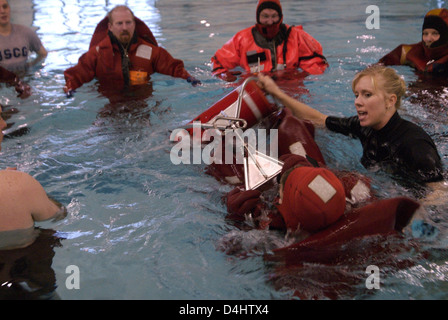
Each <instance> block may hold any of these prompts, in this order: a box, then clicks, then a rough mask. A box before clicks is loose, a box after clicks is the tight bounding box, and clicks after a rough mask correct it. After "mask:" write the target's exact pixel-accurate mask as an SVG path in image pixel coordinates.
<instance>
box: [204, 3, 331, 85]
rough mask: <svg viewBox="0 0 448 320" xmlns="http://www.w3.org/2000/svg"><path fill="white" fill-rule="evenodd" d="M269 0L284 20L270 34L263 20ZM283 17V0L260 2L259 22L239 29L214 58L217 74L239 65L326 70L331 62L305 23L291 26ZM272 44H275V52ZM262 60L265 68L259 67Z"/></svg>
mask: <svg viewBox="0 0 448 320" xmlns="http://www.w3.org/2000/svg"><path fill="white" fill-rule="evenodd" d="M267 3H269V4H271V5H274V6H272V7H276V8H278V9H277V10H278V11H279V15H280V21H279V22H278V23H277V24H276V25H274V26H272V27H273V28H276V30H275V31H274V32H272V34H271V35H270V34H269V30H268V32H267V34H262V32H263V31H262V30H263V29H264V28H265V26H264V25H261V24H260V23H259V13H260V11H261V10H260V9H262V8H263V7H266V4H267ZM282 21H283V16H282V13H281V5H280V1H267V0H260V1H259V2H258V5H257V22H258V23H257V24H256V25H255V26H253V27H250V28H246V29H244V30H241V31H239V32H238V33H237V34H235V35H234V36H233V37H232V38H231V39H230V40H229V41H228V42H227V43H226V44H225V45H224V46H223V47H222V48H221V49H219V50H218V51H216V53H215V55H214V56H213V57H212V58H211V61H212V73H213V75H220V74H226V73H227V74H228V72H229V70H231V69H234V68H236V67H238V66H239V67H242V68H244V69H245V70H246V71H247V72H257V71H264V72H269V71H275V70H282V69H291V68H294V69H296V68H301V69H302V70H303V71H306V72H308V73H310V74H321V73H323V72H324V71H325V69H326V68H327V66H328V64H327V61H326V60H325V57H324V56H323V53H322V46H321V44H320V43H319V42H318V41H317V40H316V39H314V38H313V37H312V36H311V35H309V34H308V33H306V32H305V31H304V30H303V27H302V26H289V25H286V24H283V23H282ZM270 28H271V27H270ZM271 29H272V28H271ZM269 47H274V48H275V49H274V51H275V53H276V54H275V55H273V54H272V53H271V50H270V49H269ZM258 63H260V69H261V70H258ZM234 80H235V79H232V80H230V81H234Z"/></svg>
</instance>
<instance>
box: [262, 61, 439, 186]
mask: <svg viewBox="0 0 448 320" xmlns="http://www.w3.org/2000/svg"><path fill="white" fill-rule="evenodd" d="M259 85H260V87H261V88H263V89H264V90H265V91H267V92H268V93H270V94H271V95H272V96H274V97H275V98H277V99H278V100H280V101H281V103H282V104H283V105H284V106H285V107H287V108H289V109H291V110H292V112H293V113H294V115H295V116H296V117H298V118H300V119H308V120H310V121H312V122H313V123H314V124H315V125H318V126H324V127H326V128H328V129H329V130H331V131H334V132H339V133H342V134H344V135H348V136H352V137H356V138H358V139H359V140H360V141H361V144H362V147H363V155H362V158H361V163H362V164H363V165H364V166H365V167H366V168H369V167H373V166H379V167H381V168H382V169H384V170H386V171H387V172H391V173H394V174H398V175H400V176H404V177H411V178H413V179H415V181H417V182H419V183H425V182H432V181H440V180H442V179H443V177H442V163H441V159H440V156H439V153H438V151H437V148H436V146H435V144H434V142H433V140H432V139H431V137H430V136H429V135H428V134H427V133H426V132H425V131H424V130H423V129H422V128H420V127H419V126H418V125H416V124H414V123H412V122H410V121H407V120H405V119H402V118H401V117H400V115H399V114H398V112H397V110H398V108H400V105H401V98H402V96H403V95H404V93H405V91H406V85H405V83H404V81H403V79H402V78H401V77H400V76H399V75H397V73H396V72H395V70H393V69H391V68H388V67H385V66H381V65H375V66H372V67H369V68H367V69H365V70H363V71H361V72H359V73H358V74H357V75H356V76H355V78H354V80H353V82H352V90H353V93H354V94H355V108H356V112H357V115H355V116H353V117H348V118H338V117H332V116H327V115H325V114H323V113H321V112H319V111H318V110H315V109H313V108H312V107H310V106H308V105H306V104H304V103H301V102H300V101H297V100H296V99H294V98H292V97H290V96H288V95H287V94H286V93H284V92H283V91H282V90H281V89H280V88H279V87H278V86H277V85H276V84H275V82H274V81H273V80H272V79H271V78H270V77H269V76H266V75H263V74H259Z"/></svg>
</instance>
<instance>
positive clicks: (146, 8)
mask: <svg viewBox="0 0 448 320" xmlns="http://www.w3.org/2000/svg"><path fill="white" fill-rule="evenodd" d="M116 4H121V2H119V1H87V0H79V1H76V2H70V1H62V0H60V1H57V0H51V1H45V0H34V1H33V5H34V6H33V9H32V11H30V12H29V14H31V16H32V17H33V19H32V21H33V22H32V25H33V26H34V27H37V28H38V29H37V33H38V34H39V36H40V38H41V39H42V41H43V43H44V45H45V47H46V48H47V49H48V51H49V55H48V58H47V59H46V61H45V63H44V65H43V66H41V67H40V66H39V67H36V68H34V69H33V70H30V72H29V73H28V74H27V75H25V76H24V79H25V80H26V81H27V82H28V83H29V84H30V85H31V86H32V88H33V95H32V96H31V97H30V98H28V99H25V100H20V99H19V98H17V97H16V96H15V92H14V90H13V89H12V88H6V87H2V88H1V89H0V103H1V104H4V105H12V106H14V107H15V108H17V109H19V111H20V112H19V113H17V114H15V115H14V116H13V118H12V119H11V121H14V122H15V125H21V124H27V125H28V126H29V127H30V128H31V131H30V132H29V133H28V134H26V135H24V136H22V137H18V138H14V139H7V140H5V141H4V143H3V149H2V153H1V157H0V166H1V167H7V166H9V167H11V166H17V167H18V169H19V170H22V171H25V172H28V173H29V174H31V175H32V176H34V177H35V178H36V179H37V180H38V181H39V182H40V183H41V184H42V185H43V186H44V188H45V189H46V191H47V192H48V193H49V194H50V195H51V196H53V197H54V198H56V199H58V200H59V201H61V202H62V203H64V204H66V205H67V208H68V211H69V215H68V216H67V218H66V219H64V220H62V221H59V222H56V223H51V222H44V223H40V224H39V227H41V228H44V229H52V230H56V231H57V233H56V236H57V237H59V238H61V239H62V240H61V246H58V247H54V248H53V251H54V257H53V263H52V266H51V268H52V271H53V272H54V274H55V278H56V280H55V283H54V284H53V285H55V287H56V288H55V290H54V293H55V295H56V296H57V297H59V298H61V299H166V300H170V299H192V300H195V299H219V300H221V299H247V300H251V299H291V298H293V297H294V290H298V291H300V292H302V293H304V294H306V293H308V292H309V291H310V290H311V289H310V288H313V289H312V290H311V291H312V293H311V294H310V295H309V296H308V297H309V298H313V297H317V298H329V297H330V298H337V299H447V298H448V285H447V283H448V282H447V276H448V264H447V261H448V260H447V256H446V254H445V253H444V252H445V251H444V250H445V248H446V244H447V243H446V242H447V237H446V236H447V222H448V218H447V215H448V209H447V208H448V207H447V205H445V204H438V205H426V206H424V208H423V209H422V210H420V211H419V215H420V217H421V221H423V220H424V221H426V222H427V223H428V224H429V225H430V226H433V227H434V229H430V230H429V231H427V229H424V230H423V228H424V227H423V226H422V225H421V224H418V223H417V224H416V225H414V227H413V228H408V230H406V232H405V235H406V237H405V239H404V240H399V241H398V240H391V239H386V240H385V241H383V242H381V247H382V248H383V249H384V250H377V251H375V253H374V254H375V255H376V257H377V258H376V259H375V258H373V257H370V258H369V259H367V257H365V256H361V257H360V256H355V257H352V258H350V259H348V260H347V261H346V263H344V264H339V265H336V266H326V265H319V264H317V265H313V264H309V265H305V266H303V267H301V268H300V269H298V270H296V271H295V272H294V273H292V274H291V273H289V274H285V276H284V278H281V276H276V274H275V270H276V268H277V266H276V265H275V263H268V262H266V261H265V260H264V259H263V256H262V254H263V253H265V252H267V251H269V250H271V249H273V248H274V247H278V246H282V245H285V244H287V241H288V240H287V239H284V238H283V237H282V235H280V234H275V233H269V232H266V231H251V232H246V231H240V230H239V229H238V228H236V227H235V226H234V225H232V224H230V223H229V221H226V220H225V219H224V218H225V215H226V207H225V205H224V203H223V202H222V197H223V196H224V195H225V194H226V193H227V192H229V191H230V190H231V189H232V187H231V186H229V185H224V184H221V183H219V182H218V181H216V180H215V179H214V178H212V177H210V176H207V175H206V174H205V173H204V166H203V165H178V166H176V165H173V164H172V163H171V161H170V157H169V155H170V150H171V148H172V146H173V143H172V142H171V141H170V140H169V136H170V133H171V132H172V131H173V130H175V129H177V128H180V127H182V126H183V125H185V124H186V123H187V122H189V121H190V120H191V119H193V118H194V117H196V116H197V115H198V114H200V113H201V112H202V111H203V110H205V109H207V108H208V107H209V106H211V105H213V104H214V103H215V102H216V101H218V100H219V99H221V98H222V97H223V96H224V95H226V94H227V93H229V92H231V91H232V90H233V89H234V87H233V86H232V85H229V84H227V83H224V82H222V81H220V80H218V79H215V78H213V77H212V76H211V74H210V57H211V56H212V55H213V54H214V52H215V51H216V50H217V49H218V48H219V47H221V46H222V45H223V44H224V43H225V42H226V41H227V40H228V39H230V37H231V36H232V35H233V34H235V33H236V32H237V31H238V30H240V29H243V28H245V27H249V26H251V25H252V24H253V23H254V21H255V4H256V1H254V0H251V1H249V0H226V1H219V0H208V1H199V0H159V1H155V0H146V1H144V0H130V1H126V4H127V5H129V6H130V7H131V8H132V9H133V11H134V13H135V15H136V16H137V17H139V18H140V19H142V20H143V21H144V22H146V23H147V24H148V26H149V27H150V28H151V30H152V31H153V33H154V35H155V37H156V38H157V40H158V42H159V44H160V45H161V46H163V47H165V48H166V49H167V50H168V51H169V52H170V53H171V54H172V55H173V56H174V57H176V58H179V59H182V60H183V61H184V63H185V66H186V68H187V70H188V71H189V72H190V73H191V74H193V75H194V76H195V77H196V78H198V79H200V80H201V81H202V85H201V86H198V87H192V86H191V85H190V84H189V83H187V82H186V81H184V80H182V79H174V78H171V77H169V76H165V75H160V74H155V75H153V77H152V86H153V90H154V91H153V94H152V96H150V97H148V98H146V99H145V100H144V102H145V103H146V105H144V106H140V107H139V108H138V109H136V110H134V112H130V113H123V114H120V115H118V116H115V117H107V116H106V117H101V116H100V111H101V110H102V109H103V108H104V107H107V105H108V104H109V101H108V99H107V98H105V97H104V96H102V95H101V94H100V93H98V91H97V89H98V84H97V82H96V81H92V82H91V83H88V84H85V85H84V86H83V87H81V88H79V89H78V90H77V92H76V93H75V95H74V97H73V98H66V97H65V95H64V93H63V91H62V87H63V86H64V84H65V82H64V76H63V72H64V70H65V69H67V68H68V67H70V66H73V65H74V64H76V62H77V60H78V58H79V57H80V55H82V54H83V53H84V52H85V51H87V50H88V46H89V42H90V38H91V35H92V33H93V31H94V29H95V27H96V24H97V23H98V22H99V21H100V20H101V19H102V18H103V17H104V16H105V15H106V13H107V11H108V10H110V9H111V8H112V7H114V6H115V5H116ZM371 4H375V5H377V6H378V8H379V9H380V28H379V29H368V28H367V27H366V23H365V22H366V19H367V17H368V16H369V15H368V14H366V8H367V6H368V5H371ZM282 6H283V9H284V22H286V23H288V24H294V25H299V24H301V25H303V27H304V29H305V30H306V31H307V32H309V33H310V34H311V35H313V36H314V37H315V38H316V39H317V40H318V41H319V42H320V43H321V44H322V46H323V48H324V55H325V56H326V57H327V59H328V61H329V64H330V68H329V69H328V70H327V71H326V72H325V74H323V75H317V76H308V77H307V78H306V79H305V80H304V86H305V88H306V89H307V90H308V93H307V94H305V95H302V96H301V97H300V98H301V99H303V100H304V101H305V102H307V103H309V104H310V105H312V106H313V107H315V108H317V109H319V110H321V111H322V112H324V113H327V114H332V115H343V116H349V115H353V114H354V112H355V110H354V106H353V100H354V98H353V93H352V92H351V79H352V78H353V76H354V74H355V73H356V72H357V71H359V70H361V69H363V68H364V67H365V66H367V65H369V64H372V63H375V62H376V61H378V59H379V58H381V57H382V56H383V55H384V54H386V53H387V52H389V51H390V50H392V49H394V48H395V47H396V46H397V45H398V44H400V43H416V42H418V41H419V40H420V34H421V24H422V21H423V20H422V19H423V16H424V14H425V13H426V12H427V11H429V10H430V9H432V8H436V7H440V6H442V7H447V3H446V1H411V2H409V1H404V0H400V1H394V2H391V1H376V2H375V3H372V1H350V0H341V1H328V0H322V1H311V0H305V1H293V0H283V1H282ZM30 10H31V9H30ZM24 14H26V13H24ZM395 68H396V70H397V71H398V72H399V73H400V74H401V75H403V77H404V79H405V80H406V82H407V83H408V84H409V83H413V82H415V81H417V76H416V75H415V73H414V72H413V70H412V69H411V68H409V67H406V66H398V67H395ZM444 90H445V91H444V93H443V92H442V94H440V95H439V96H437V97H435V98H436V99H439V102H440V104H442V105H444V106H445V108H438V109H437V108H436V109H434V108H427V105H426V104H425V103H424V102H419V100H418V99H414V100H412V99H410V98H412V94H413V93H412V92H410V94H409V97H408V98H407V99H405V101H404V105H403V110H402V111H400V113H401V114H402V115H403V117H405V118H407V119H410V120H412V121H415V122H417V123H419V124H420V125H421V126H423V127H424V128H425V130H427V132H428V133H429V134H430V135H431V136H432V137H433V139H434V140H435V142H436V144H437V146H438V148H439V152H440V154H441V156H442V158H443V163H444V166H445V168H447V167H448V142H447V136H448V120H447V118H448V114H447V110H448V109H446V106H447V104H448V103H447V94H448V92H447V90H448V89H446V88H445V89H444ZM444 94H445V95H444ZM316 140H317V141H318V143H319V145H320V146H321V149H322V152H323V154H324V156H325V158H326V159H327V161H328V164H329V165H330V166H332V167H335V168H348V169H351V170H357V171H360V172H362V173H364V174H366V175H368V176H370V177H372V179H373V187H374V189H375V190H376V191H377V192H378V193H379V195H380V196H382V197H393V196H399V195H408V196H413V194H412V193H411V191H409V190H407V189H406V188H405V187H403V186H402V185H400V184H398V183H397V182H396V181H395V180H393V179H391V177H390V176H387V175H386V174H383V173H381V172H379V173H372V172H367V171H366V170H365V169H364V168H363V167H362V165H361V164H360V162H359V159H360V156H361V146H360V144H359V142H358V141H357V140H350V139H348V138H346V137H343V136H340V135H336V134H332V133H329V132H328V131H325V130H317V132H316ZM228 239H233V241H239V242H240V243H241V245H242V246H243V247H247V248H254V247H255V248H256V250H255V251H254V252H253V253H252V254H250V255H249V256H245V257H240V256H238V255H229V254H226V253H225V252H223V251H222V250H221V249H222V246H223V243H225V240H228ZM396 241H398V243H397V242H396ZM367 242H368V241H367ZM368 244H369V243H366V248H368V247H369V246H368ZM401 245H403V247H405V248H407V249H403V248H402V247H401ZM408 248H412V249H408ZM364 251H365V250H364ZM369 264H379V267H380V268H382V269H381V271H382V272H381V276H382V278H381V288H380V289H371V290H367V289H366V286H365V281H366V277H367V275H366V274H365V270H366V267H367V266H368V265H369ZM72 265H74V266H77V267H78V268H79V274H80V282H79V284H80V287H79V288H71V286H70V278H69V276H70V275H71V273H70V272H66V270H67V267H68V266H72ZM313 290H314V291H313ZM328 292H330V293H328ZM313 294H315V295H314V296H313Z"/></svg>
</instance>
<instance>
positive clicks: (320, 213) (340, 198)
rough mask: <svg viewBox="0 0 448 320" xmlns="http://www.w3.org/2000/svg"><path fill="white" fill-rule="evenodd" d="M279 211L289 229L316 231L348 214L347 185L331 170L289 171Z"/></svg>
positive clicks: (295, 169) (300, 169)
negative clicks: (346, 202) (346, 207)
mask: <svg viewBox="0 0 448 320" xmlns="http://www.w3.org/2000/svg"><path fill="white" fill-rule="evenodd" d="M277 208H278V210H279V212H280V214H281V215H282V217H283V220H284V221H285V224H286V227H287V228H288V229H290V230H292V231H296V230H297V229H298V228H300V229H303V230H305V231H309V232H315V231H318V230H320V229H322V228H325V227H327V226H329V225H330V224H332V223H334V222H335V221H336V220H338V219H339V218H340V217H341V216H342V215H343V214H344V211H345V190H344V186H343V185H342V182H341V181H340V180H339V179H338V178H337V177H336V176H335V175H334V174H333V173H332V172H331V171H330V170H328V169H325V168H315V167H307V166H302V167H298V168H294V169H292V170H291V171H290V172H288V176H287V178H286V182H285V184H284V186H283V187H282V202H281V204H280V205H278V207H277Z"/></svg>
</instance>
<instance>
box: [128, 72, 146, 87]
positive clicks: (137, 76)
mask: <svg viewBox="0 0 448 320" xmlns="http://www.w3.org/2000/svg"><path fill="white" fill-rule="evenodd" d="M129 79H130V80H131V85H138V84H145V83H146V82H148V72H145V71H132V70H131V71H129Z"/></svg>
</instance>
